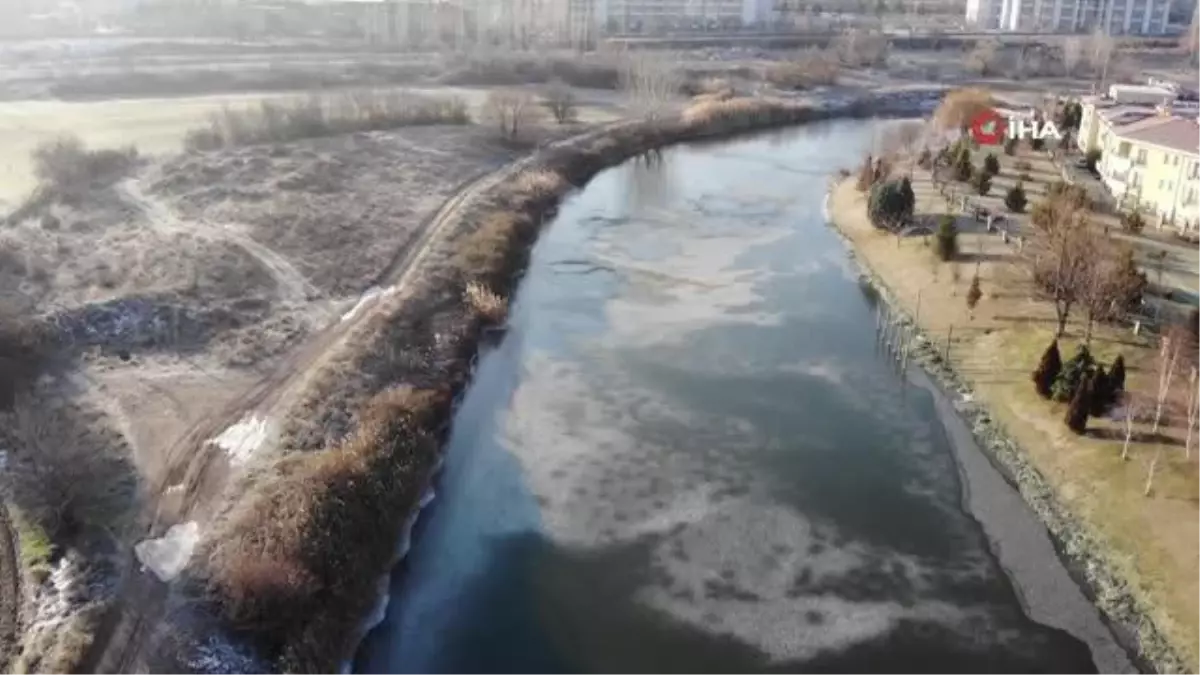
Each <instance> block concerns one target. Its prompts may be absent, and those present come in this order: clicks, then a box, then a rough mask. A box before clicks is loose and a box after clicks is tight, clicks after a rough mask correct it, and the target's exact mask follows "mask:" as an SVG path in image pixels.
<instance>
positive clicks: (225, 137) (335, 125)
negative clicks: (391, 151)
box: [183, 91, 471, 150]
mask: <svg viewBox="0 0 1200 675" xmlns="http://www.w3.org/2000/svg"><path fill="white" fill-rule="evenodd" d="M470 121H471V118H470V116H469V115H468V114H467V105H466V103H465V102H464V101H463V100H462V99H461V98H458V97H456V96H449V97H431V96H420V95H416V94H411V93H406V92H374V91H352V92H344V93H339V94H317V95H312V96H308V97H305V98H292V99H285V100H272V101H263V102H261V103H260V104H259V105H258V106H257V107H248V108H243V109H233V108H226V109H224V110H222V111H221V112H219V113H215V114H213V115H211V116H210V117H209V121H208V126H206V127H202V128H199V129H193V130H191V131H189V132H188V133H187V135H186V136H185V137H184V142H183V143H184V147H185V148H187V149H189V150H213V149H216V148H222V147H232V146H238V145H250V144H255V143H286V142H288V141H294V140H298V139H301V138H315V137H319V136H331V135H336V134H344V133H352V132H358V131H377V130H381V129H393V128H396V127H405V126H416V125H425V124H468V123H470Z"/></svg>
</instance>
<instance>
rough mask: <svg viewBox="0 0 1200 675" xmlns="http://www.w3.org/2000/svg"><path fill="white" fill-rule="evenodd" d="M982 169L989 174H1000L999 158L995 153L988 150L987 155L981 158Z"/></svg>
mask: <svg viewBox="0 0 1200 675" xmlns="http://www.w3.org/2000/svg"><path fill="white" fill-rule="evenodd" d="M983 170H984V171H986V172H987V173H988V175H991V176H998V175H1000V159H999V158H997V157H996V153H994V152H989V153H988V154H987V157H984V158H983Z"/></svg>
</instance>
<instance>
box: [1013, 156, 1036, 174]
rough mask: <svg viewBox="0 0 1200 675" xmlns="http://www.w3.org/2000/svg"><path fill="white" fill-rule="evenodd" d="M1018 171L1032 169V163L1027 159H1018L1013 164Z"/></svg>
mask: <svg viewBox="0 0 1200 675" xmlns="http://www.w3.org/2000/svg"><path fill="white" fill-rule="evenodd" d="M1013 166H1014V167H1016V169H1017V170H1018V171H1033V164H1030V163H1029V160H1027V159H1018V160H1017V163H1016V164H1013Z"/></svg>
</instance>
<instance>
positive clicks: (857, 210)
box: [831, 159, 1200, 672]
mask: <svg viewBox="0 0 1200 675" xmlns="http://www.w3.org/2000/svg"><path fill="white" fill-rule="evenodd" d="M1002 161H1004V160H1003V159H1002ZM1039 175H1040V176H1044V181H1039V183H1044V182H1047V181H1052V180H1053V179H1054V176H1053V175H1052V174H1050V173H1049V172H1045V173H1044V174H1039ZM914 188H915V190H916V192H917V198H918V208H917V212H918V214H919V215H920V214H935V215H936V214H937V213H940V212H942V211H944V209H945V204H944V202H942V201H941V197H940V196H939V195H937V193H936V191H935V190H934V189H933V188H932V186H931V184H930V183H929V180H928V174H926V173H925V172H923V171H920V170H918V171H917V172H916V180H915V181H914ZM1030 188H1031V192H1033V193H1044V190H1045V185H1044V184H1035V185H1032V186H1030ZM994 191H995V192H998V193H1000V194H1003V190H1002V189H998V190H994ZM1038 198H1039V197H1038V196H1033V195H1031V199H1034V200H1036V199H1038ZM997 199H998V197H997ZM987 205H988V206H991V205H990V204H987ZM831 209H832V212H833V214H834V217H835V219H836V220H837V222H838V224H839V226H840V227H841V229H842V230H843V232H845V233H846V234H847V236H849V237H850V239H851V240H852V241H853V242H854V244H855V248H856V250H857V252H858V253H859V254H860V256H861V257H862V258H863V259H864V260H865V262H866V263H867V264H868V265H869V266H870V267H871V269H872V270H874V271H875V273H876V274H878V275H879V276H880V277H882V278H883V279H884V280H885V281H886V282H887V284H888V286H889V287H890V288H891V290H892V291H893V292H894V293H895V294H896V296H897V297H898V299H899V301H900V302H902V303H903V304H904V305H905V306H906V307H907V308H908V309H909V311H910V312H911V311H912V310H913V308H914V307H915V306H916V304H917V298H918V296H920V298H921V300H920V308H921V309H920V317H919V321H920V323H921V324H922V327H923V328H924V329H925V330H926V332H927V334H929V335H931V336H934V337H935V338H936V339H940V341H941V344H942V346H943V347H944V346H945V340H946V337H947V336H948V333H949V331H950V327H951V326H953V344H952V345H951V349H950V355H951V361H952V362H953V364H954V366H955V369H956V370H957V371H958V372H959V373H960V374H962V375H963V376H964V377H966V378H967V379H968V380H969V381H970V382H971V384H972V386H973V387H974V389H975V391H976V393H977V396H978V398H979V399H980V400H981V402H983V403H985V404H987V406H988V408H989V410H990V411H991V412H992V414H993V415H994V416H995V417H996V418H997V420H998V421H999V422H1000V423H1001V424H1002V425H1003V426H1004V428H1005V429H1006V430H1007V431H1008V433H1009V434H1011V435H1012V436H1013V438H1014V439H1015V440H1016V441H1018V443H1019V444H1020V445H1021V447H1022V448H1023V449H1024V451H1025V452H1026V453H1027V455H1028V456H1029V458H1030V459H1031V460H1032V462H1033V463H1034V465H1035V466H1036V467H1037V468H1038V470H1039V471H1040V472H1041V474H1042V475H1043V476H1044V477H1045V478H1046V479H1047V481H1048V482H1049V483H1050V485H1052V486H1053V487H1054V489H1055V492H1056V494H1057V497H1058V499H1059V500H1060V501H1061V502H1062V503H1063V504H1064V506H1066V507H1067V508H1068V510H1069V511H1070V512H1071V513H1073V514H1074V515H1075V516H1076V517H1078V518H1079V519H1080V520H1081V522H1082V524H1083V525H1084V527H1085V529H1086V530H1088V531H1089V533H1091V534H1093V535H1094V536H1095V537H1096V538H1097V540H1098V541H1100V542H1102V545H1103V546H1104V547H1105V548H1106V549H1107V550H1108V552H1109V553H1110V556H1109V558H1110V561H1111V563H1112V564H1113V565H1114V567H1115V570H1116V571H1117V573H1118V574H1119V575H1120V576H1122V577H1123V578H1124V579H1126V580H1128V581H1129V582H1130V584H1131V586H1132V588H1133V594H1134V596H1135V597H1136V598H1138V599H1139V600H1140V601H1142V602H1143V603H1144V605H1145V606H1147V607H1149V608H1150V616H1151V618H1152V619H1153V620H1154V622H1155V625H1156V626H1158V627H1159V628H1160V629H1161V630H1162V631H1164V632H1165V633H1166V635H1167V637H1168V638H1169V639H1170V641H1171V642H1172V644H1173V645H1174V646H1175V648H1176V649H1177V650H1179V651H1180V652H1181V653H1183V654H1185V655H1186V658H1187V663H1188V664H1189V668H1190V669H1192V670H1193V672H1194V669H1195V668H1196V664H1197V645H1196V634H1197V629H1198V625H1197V615H1198V612H1200V606H1198V599H1200V586H1198V584H1197V572H1198V561H1197V555H1196V551H1197V549H1198V548H1200V541H1198V540H1197V530H1196V520H1197V501H1198V498H1200V495H1198V489H1197V465H1196V462H1195V460H1192V461H1187V460H1185V458H1184V457H1183V453H1182V449H1181V448H1179V447H1175V446H1173V445H1169V446H1168V449H1169V450H1171V452H1169V453H1168V454H1169V456H1170V457H1169V460H1168V462H1169V468H1167V469H1166V470H1163V471H1161V473H1160V476H1161V477H1160V479H1159V481H1161V482H1156V485H1157V487H1156V493H1155V495H1154V496H1153V497H1151V498H1145V497H1143V496H1142V493H1141V490H1142V486H1143V484H1144V481H1145V475H1146V468H1147V464H1148V463H1149V461H1150V458H1151V456H1152V455H1153V453H1154V452H1155V448H1156V444H1155V443H1153V442H1138V443H1136V444H1135V446H1134V447H1133V449H1132V450H1131V454H1132V457H1133V459H1132V461H1129V462H1123V461H1121V460H1120V453H1121V438H1123V436H1122V435H1121V434H1120V433H1119V426H1120V423H1119V422H1117V421H1112V420H1107V419H1092V420H1090V421H1089V424H1088V426H1089V432H1088V433H1087V434H1086V435H1084V436H1077V435H1075V434H1073V433H1071V432H1070V431H1069V430H1068V429H1067V428H1066V426H1065V425H1064V424H1063V406H1062V405H1061V404H1050V403H1047V402H1046V401H1043V400H1041V399H1040V398H1038V396H1037V395H1036V393H1035V392H1034V389H1033V386H1032V384H1031V382H1030V373H1031V372H1032V370H1033V368H1034V367H1035V366H1036V364H1037V360H1038V358H1039V357H1040V355H1041V352H1042V350H1044V349H1045V347H1046V345H1047V344H1049V342H1050V339H1051V338H1052V336H1053V329H1054V313H1053V310H1052V308H1051V307H1050V306H1048V305H1047V303H1045V302H1041V301H1034V300H1031V299H1030V298H1031V297H1032V289H1031V288H1030V286H1029V283H1028V280H1027V279H1026V278H1025V275H1024V274H1022V273H1020V272H1019V271H1018V269H1017V267H1016V266H1015V265H1014V264H1013V261H1014V253H1013V251H1012V250H1011V249H1010V248H1009V247H1007V246H1006V245H1004V244H1002V243H1001V242H1000V241H999V238H998V237H996V236H995V235H986V234H975V233H970V232H964V233H963V234H960V235H959V245H960V250H961V251H962V252H963V254H964V260H963V261H959V262H954V263H940V262H937V261H936V259H935V258H934V256H933V252H932V248H931V247H925V246H922V244H921V242H920V241H919V240H910V241H904V242H902V243H901V244H900V245H899V246H898V245H897V240H896V238H895V237H894V236H891V235H886V234H881V233H879V232H877V231H876V230H875V229H874V228H873V227H871V225H870V223H869V221H868V220H867V218H866V215H865V203H864V197H863V196H862V195H861V194H859V193H857V192H856V191H855V190H854V186H853V185H852V184H850V183H848V182H845V181H843V183H841V184H840V185H839V186H838V188H837V189H836V190H835V191H834V194H833V197H832V200H831ZM975 256H979V258H978V259H979V261H980V262H979V264H978V270H979V276H980V278H981V280H982V286H983V291H984V299H983V300H982V301H981V302H980V303H979V306H978V308H977V309H976V311H975V316H974V319H971V318H969V317H968V312H967V305H966V290H967V284H968V283H969V280H970V277H971V276H972V274H973V271H974V269H975V262H974V261H972V260H971V258H972V257H975ZM955 268H959V269H961V270H962V272H961V273H958V274H956V273H955ZM1074 318H1075V319H1076V321H1073V322H1072V323H1071V324H1070V325H1069V326H1068V336H1067V337H1066V339H1064V340H1062V341H1061V342H1060V347H1061V348H1062V349H1063V350H1064V354H1065V355H1069V354H1071V353H1073V351H1074V347H1075V343H1076V342H1077V341H1078V340H1080V339H1081V336H1082V334H1083V332H1084V327H1083V326H1082V325H1080V324H1081V322H1079V321H1078V319H1079V317H1074ZM939 336H940V337H939ZM1092 350H1093V353H1094V354H1095V355H1096V356H1097V357H1098V358H1100V359H1101V360H1102V361H1104V362H1105V363H1106V364H1107V363H1110V362H1111V360H1112V359H1113V358H1114V357H1115V356H1116V354H1118V353H1120V354H1123V355H1124V357H1125V359H1126V363H1127V365H1128V367H1129V372H1130V375H1129V380H1128V382H1129V384H1128V387H1127V388H1129V389H1130V390H1139V389H1141V390H1145V389H1146V388H1147V387H1148V386H1149V383H1148V380H1151V379H1153V377H1154V374H1153V360H1154V352H1153V350H1152V349H1151V348H1150V345H1149V342H1148V340H1146V339H1144V338H1137V337H1134V336H1133V335H1131V334H1130V332H1129V331H1128V329H1122V328H1117V327H1107V326H1106V327H1102V328H1101V329H1100V330H1099V331H1098V332H1097V334H1096V337H1095V338H1094V339H1093V343H1092ZM1143 431H1144V430H1143ZM1168 435H1169V436H1170V437H1176V436H1179V437H1181V436H1182V429H1179V428H1172V429H1170V430H1169V431H1168ZM1147 436H1148V435H1147ZM1180 444H1182V443H1181V442H1180Z"/></svg>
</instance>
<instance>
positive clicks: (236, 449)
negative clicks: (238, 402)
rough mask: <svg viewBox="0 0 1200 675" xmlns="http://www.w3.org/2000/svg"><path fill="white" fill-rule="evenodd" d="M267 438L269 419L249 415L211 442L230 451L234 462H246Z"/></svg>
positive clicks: (230, 456) (230, 457)
mask: <svg viewBox="0 0 1200 675" xmlns="http://www.w3.org/2000/svg"><path fill="white" fill-rule="evenodd" d="M266 440H267V420H265V419H261V418H259V417H258V416H257V415H247V416H245V417H243V418H242V419H241V421H240V422H238V423H237V424H235V425H233V426H231V427H229V428H228V429H226V430H225V431H223V432H221V435H219V436H217V437H216V438H213V439H212V440H210V441H209V442H210V443H215V444H216V445H217V446H219V447H220V448H221V449H223V450H225V452H227V453H229V459H230V460H232V461H233V463H234V464H245V463H246V462H247V461H248V460H249V459H250V458H251V457H253V456H254V453H255V451H257V450H258V449H259V447H261V446H262V444H263V442H264V441H266Z"/></svg>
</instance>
